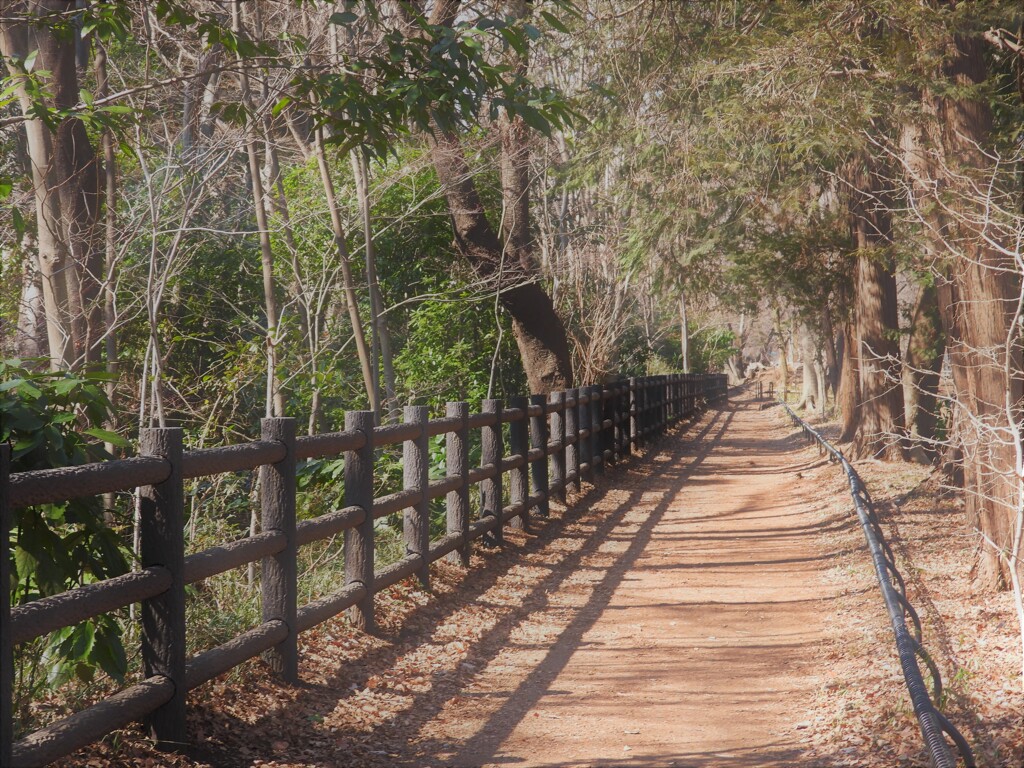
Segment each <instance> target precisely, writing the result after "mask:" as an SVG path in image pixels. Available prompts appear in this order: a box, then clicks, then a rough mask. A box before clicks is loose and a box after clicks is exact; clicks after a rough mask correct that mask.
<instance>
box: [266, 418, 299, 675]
mask: <svg viewBox="0 0 1024 768" xmlns="http://www.w3.org/2000/svg"><path fill="white" fill-rule="evenodd" d="M260 426H261V437H262V439H263V440H267V441H276V442H279V443H281V444H282V445H283V446H284V447H285V455H284V458H283V459H281V461H279V462H277V463H276V464H264V465H263V466H261V467H260V506H261V513H262V518H261V523H260V524H261V527H262V529H263V530H264V531H280V532H281V533H283V534H284V535H285V542H286V543H285V546H284V549H283V550H281V551H280V552H278V553H277V554H276V555H274V556H272V557H265V558H263V573H262V577H261V582H260V589H261V591H262V604H263V621H271V620H272V619H278V620H279V621H283V622H284V623H285V624H286V625H287V627H288V636H287V637H286V638H285V639H284V640H282V641H281V642H280V643H278V644H277V645H276V646H274V648H273V649H272V650H271V651H269V652H268V653H267V661H268V662H269V663H270V667H271V669H273V670H274V673H275V674H276V675H277V676H278V677H280V678H281V679H282V680H285V681H286V682H289V683H297V682H299V646H298V639H299V630H298V620H297V618H296V609H297V602H298V591H299V576H298V567H297V565H296V562H295V558H296V554H297V549H298V547H297V545H296V543H295V419H283V418H277V419H263V420H262V422H261V425H260Z"/></svg>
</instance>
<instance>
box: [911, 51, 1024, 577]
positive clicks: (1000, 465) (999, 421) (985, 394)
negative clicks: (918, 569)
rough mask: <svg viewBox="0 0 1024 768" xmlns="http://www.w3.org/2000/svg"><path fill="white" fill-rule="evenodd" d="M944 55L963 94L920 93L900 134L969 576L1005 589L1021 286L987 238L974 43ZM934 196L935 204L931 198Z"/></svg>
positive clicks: (984, 126) (987, 123)
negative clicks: (944, 395)
mask: <svg viewBox="0 0 1024 768" xmlns="http://www.w3.org/2000/svg"><path fill="white" fill-rule="evenodd" d="M947 50H948V51H949V56H948V58H947V60H946V62H945V65H944V67H943V73H942V74H943V75H944V77H945V78H946V79H947V80H948V81H949V82H950V83H951V84H952V85H953V86H955V88H956V89H957V91H956V92H957V93H962V94H968V95H965V96H961V97H960V98H956V97H954V96H938V95H935V94H932V93H929V92H927V91H926V92H925V93H923V94H922V107H923V109H922V113H923V116H924V117H923V119H922V122H921V123H920V125H918V126H913V127H911V129H908V130H907V131H905V133H904V140H903V152H904V165H905V167H906V169H907V172H908V174H909V175H910V187H911V190H912V193H913V197H914V198H915V199H914V202H915V206H914V208H915V210H916V211H918V212H919V215H920V216H921V219H922V221H923V222H924V224H925V225H926V229H927V230H928V233H929V235H930V236H931V238H932V249H933V251H934V253H935V254H936V258H937V260H938V264H937V271H938V273H939V275H940V277H939V280H938V284H937V298H938V305H939V315H940V318H941V321H942V329H943V331H944V332H945V336H946V352H947V355H948V358H949V362H950V368H951V371H952V376H953V385H954V390H955V395H956V397H955V402H954V413H953V421H954V423H955V424H956V431H955V435H954V440H955V441H956V443H957V447H958V449H959V450H958V453H959V455H960V456H961V457H962V463H963V483H964V491H965V502H966V510H967V515H968V518H969V520H970V521H971V522H972V523H973V525H974V526H975V527H976V529H977V530H978V531H979V533H980V534H981V536H980V537H979V541H980V545H979V550H978V551H979V555H978V561H977V564H976V572H975V576H976V581H977V583H978V584H979V586H981V587H989V588H991V587H1000V586H1005V585H1006V583H1007V581H1008V580H1010V579H1011V578H1012V575H1011V573H1010V565H1009V562H1010V558H1011V557H1013V556H1014V554H1016V556H1017V557H1019V556H1020V554H1021V553H1020V551H1019V550H1018V551H1017V552H1016V553H1014V527H1015V522H1016V519H1017V515H1018V514H1019V504H1020V501H1021V500H1020V498H1019V488H1018V477H1017V472H1018V466H1017V457H1016V451H1017V446H1016V445H1015V444H1014V438H1013V435H1014V434H1015V431H1014V422H1015V421H1017V420H1019V410H1018V409H1019V403H1020V398H1021V379H1020V339H1019V333H1018V332H1017V331H1015V330H1014V317H1015V315H1016V313H1017V311H1018V302H1019V295H1020V290H1021V283H1020V274H1019V272H1018V271H1017V269H1016V265H1015V264H1013V261H1012V259H1011V258H1010V257H1008V256H1006V255H1004V254H1002V253H1000V252H999V250H998V249H997V248H996V247H994V246H993V245H992V243H991V242H990V241H989V240H988V239H987V238H991V237H993V236H996V237H998V234H997V233H995V232H994V230H993V229H991V228H990V219H989V217H988V215H987V211H986V206H987V203H988V201H987V200H986V199H985V193H984V190H986V189H987V188H988V184H989V183H990V179H991V174H992V162H991V159H990V157H989V156H988V155H986V154H985V151H984V148H985V147H986V146H988V145H989V144H990V143H991V137H990V134H991V130H992V113H991V109H990V107H989V104H988V102H987V101H985V100H984V99H981V98H971V97H970V95H969V94H972V93H975V90H974V89H975V87H976V85H977V84H979V83H982V82H983V81H984V80H985V77H986V65H985V59H984V55H983V50H982V44H981V41H980V40H978V39H976V38H966V37H961V36H957V37H954V38H953V39H951V40H950V41H949V45H948V49H947ZM936 190H942V192H943V198H942V199H941V200H937V199H935V198H933V197H932V195H934V193H935V191H936ZM1018 562H1019V560H1018Z"/></svg>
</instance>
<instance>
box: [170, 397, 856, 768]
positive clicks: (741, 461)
mask: <svg viewBox="0 0 1024 768" xmlns="http://www.w3.org/2000/svg"><path fill="white" fill-rule="evenodd" d="M765 405H767V404H765ZM761 406H762V404H761V403H758V402H756V401H752V400H751V399H749V398H748V397H746V396H742V397H738V398H736V399H735V400H734V401H733V402H731V403H729V404H726V405H722V406H719V407H715V408H712V409H710V410H709V411H708V412H707V413H705V414H703V415H702V416H701V417H700V419H699V421H697V422H696V423H694V424H691V425H690V426H689V427H687V428H685V429H679V430H677V431H676V432H674V433H673V434H671V435H668V436H666V437H665V438H663V439H662V441H661V442H660V443H658V444H657V445H655V446H651V447H650V448H649V449H648V455H647V456H645V457H643V459H642V460H637V461H632V462H630V463H629V464H628V465H627V466H626V467H618V468H616V469H615V471H614V473H613V474H612V475H610V476H609V477H608V479H607V480H603V479H598V480H597V482H596V483H595V484H594V485H593V486H588V487H586V488H585V489H584V491H583V493H582V494H581V495H580V496H579V497H578V498H577V499H576V503H575V504H574V505H573V507H571V508H570V509H569V510H568V511H567V512H562V513H560V514H557V515H553V516H552V517H551V518H550V519H548V520H536V521H534V522H533V523H532V524H531V530H530V531H529V532H526V533H524V532H521V531H509V532H508V533H507V534H506V540H505V545H504V546H503V547H502V548H501V549H495V550H490V551H483V550H481V551H479V552H478V553H477V554H476V555H474V567H473V568H471V569H470V570H468V571H464V570H462V569H460V568H456V567H454V566H449V565H444V564H439V565H438V566H437V571H436V573H435V578H434V579H433V581H432V584H433V590H434V592H435V594H433V595H426V594H423V593H422V592H419V591H418V590H417V587H416V586H415V585H414V584H411V583H410V584H408V585H405V586H402V587H396V588H394V590H389V591H388V594H382V595H381V596H380V599H379V601H378V602H379V604H380V608H381V611H382V615H381V621H380V625H381V631H380V634H378V635H377V636H375V637H367V636H365V635H362V634H360V633H359V632H357V631H355V630H353V629H352V628H351V627H348V626H346V625H345V624H344V622H343V621H342V620H341V619H338V620H336V621H334V622H328V623H327V624H325V625H323V627H322V629H319V630H317V631H315V632H310V633H307V635H303V643H304V645H303V654H304V659H305V662H304V664H303V671H302V676H303V681H302V683H301V684H300V685H299V686H296V687H292V688H289V687H281V686H279V685H277V684H276V683H274V682H273V681H272V680H269V679H267V680H262V679H261V678H260V677H259V676H257V677H256V678H255V679H253V680H250V682H249V683H248V684H246V685H242V686H237V685H235V684H232V683H231V681H222V682H218V683H217V684H215V685H214V686H213V687H212V688H209V689H208V690H204V691H199V692H197V694H198V695H196V696H195V697H194V699H193V701H194V704H195V706H194V708H193V710H191V714H190V721H191V725H190V729H191V732H192V734H193V736H194V738H195V742H194V743H195V745H196V746H195V748H194V749H193V750H191V756H190V757H189V758H187V759H186V760H185V762H182V763H175V765H185V764H187V765H190V766H203V767H204V768H205V766H225V767H229V766H230V767H233V766H238V767H239V768H243V767H244V768H251V767H252V766H273V767H274V768H312V767H314V766H315V767H317V768H320V767H324V768H326V767H327V766H332V767H333V766H362V767H365V768H371V767H372V768H383V767H384V766H387V767H388V768H391V767H392V766H402V767H403V768H412V766H416V767H417V768H419V767H421V766H425V767H427V768H441V767H442V766H459V767H461V768H468V767H470V766H472V767H474V768H475V767H476V766H500V767H504V766H510V767H513V768H516V767H521V768H530V767H532V766H561V767H563V768H583V767H584V766H590V767H592V768H596V767H597V766H644V767H645V768H654V767H656V766H657V767H661V766H665V767H668V766H674V767H675V768H726V767H728V768H744V767H752V766H794V765H800V766H818V767H822V768H824V767H825V766H840V765H849V764H850V763H849V762H847V761H846V758H847V757H849V755H842V754H840V755H835V756H822V755H817V756H815V757H810V756H808V755H805V754H804V751H805V750H804V749H803V746H804V743H805V740H806V739H807V736H808V733H809V731H808V730H807V729H805V728H804V727H803V726H805V725H807V723H806V722H805V721H806V720H807V718H808V714H807V713H808V711H809V710H810V708H811V706H812V702H813V699H814V697H815V696H816V695H817V694H818V692H819V691H820V690H821V689H822V681H821V680H820V679H819V677H818V669H817V667H816V660H817V659H818V658H820V657H821V655H822V654H821V652H820V651H821V646H822V645H823V644H824V643H825V637H826V633H825V629H826V627H825V626H824V623H825V619H824V616H825V615H827V610H825V609H827V608H828V606H829V603H828V601H830V600H833V599H835V598H836V597H837V595H838V594H839V593H840V592H841V591H842V588H843V585H841V584H836V583H835V580H834V579H833V580H832V582H831V583H830V582H829V581H828V580H827V579H824V578H822V576H823V574H824V572H825V571H826V570H827V569H828V568H829V567H830V565H831V564H832V563H833V562H834V561H833V558H834V557H835V556H836V554H837V553H836V552H835V551H833V549H834V547H835V545H834V544H831V543H830V542H832V541H834V539H835V537H832V536H830V533H831V532H833V531H834V530H835V529H836V528H838V527H844V526H846V525H856V521H855V520H853V519H852V518H851V517H850V515H844V514H837V515H836V516H833V517H829V516H828V513H827V512H826V509H827V507H828V504H827V502H828V501H830V500H833V496H832V495H831V494H833V493H834V489H833V490H829V489H828V488H824V487H821V483H820V480H819V481H818V482H815V481H814V480H811V479H810V477H809V476H808V477H804V474H808V475H809V474H810V473H808V472H807V470H809V469H811V468H814V467H820V466H821V464H822V459H821V458H820V457H819V456H818V453H817V451H816V450H814V449H813V448H808V447H807V446H806V445H805V444H804V443H803V442H802V440H801V439H800V437H799V434H798V433H797V432H795V431H794V430H793V428H792V426H791V425H790V423H789V422H788V420H786V419H785V418H784V416H783V415H782V413H781V411H780V409H779V408H777V407H767V408H762V407H761ZM815 474H817V475H818V476H819V478H820V473H815ZM830 547H831V548H830Z"/></svg>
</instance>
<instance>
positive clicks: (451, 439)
mask: <svg viewBox="0 0 1024 768" xmlns="http://www.w3.org/2000/svg"><path fill="white" fill-rule="evenodd" d="M444 413H445V416H448V417H449V418H453V419H459V426H458V428H457V429H454V430H452V431H451V432H449V433H448V436H447V437H446V438H445V467H446V473H447V475H448V476H449V477H459V478H462V484H461V485H460V486H459V487H458V489H457V490H454V491H449V492H448V495H447V497H445V517H446V519H447V532H448V533H449V534H452V533H461V534H462V542H463V543H462V546H461V547H459V548H458V550H456V551H455V552H451V553H450V554H449V555H448V562H449V563H455V564H457V565H461V566H463V567H464V568H468V567H469V551H470V541H469V425H468V424H467V422H466V420H467V419H468V418H469V403H464V402H456V403H448V404H447V405H446V406H445V412H444Z"/></svg>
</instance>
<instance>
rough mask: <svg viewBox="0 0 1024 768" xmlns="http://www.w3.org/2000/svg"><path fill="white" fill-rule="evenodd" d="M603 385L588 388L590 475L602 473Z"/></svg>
mask: <svg viewBox="0 0 1024 768" xmlns="http://www.w3.org/2000/svg"><path fill="white" fill-rule="evenodd" d="M603 391H604V387H602V386H601V385H600V384H595V385H594V386H592V387H591V388H590V466H591V476H594V475H603V474H604V400H603V399H602V397H601V393H602V392H603Z"/></svg>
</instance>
